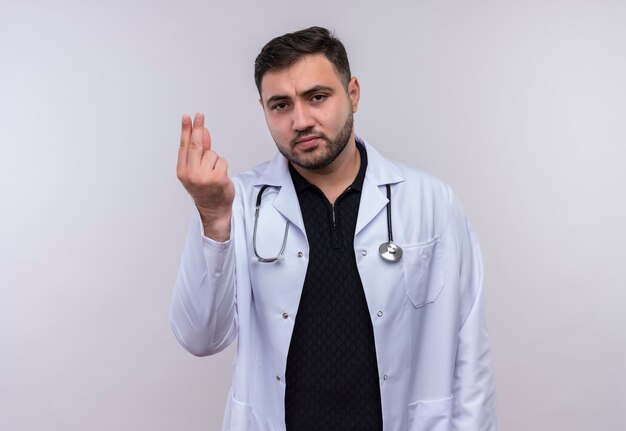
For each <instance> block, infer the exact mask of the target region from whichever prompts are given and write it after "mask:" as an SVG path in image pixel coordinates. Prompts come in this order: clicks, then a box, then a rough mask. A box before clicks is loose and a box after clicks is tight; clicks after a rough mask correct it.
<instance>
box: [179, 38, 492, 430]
mask: <svg viewBox="0 0 626 431" xmlns="http://www.w3.org/2000/svg"><path fill="white" fill-rule="evenodd" d="M255 80H256V84H257V88H258V90H259V95H260V100H259V101H260V104H261V107H262V109H263V113H264V115H265V120H266V122H267V125H268V128H269V130H270V133H271V135H272V137H273V139H274V141H275V143H276V146H277V147H278V151H279V153H278V154H277V155H276V156H275V157H274V158H273V159H272V160H271V161H269V162H266V163H263V164H261V165H259V166H257V167H256V168H254V169H252V170H250V171H248V172H246V173H243V174H241V175H239V176H237V177H235V178H233V179H231V178H229V176H228V174H227V164H226V161H225V160H224V159H223V158H221V157H220V156H219V155H218V154H217V153H216V152H215V151H214V150H213V148H212V145H211V144H212V143H211V138H210V135H209V132H208V130H207V129H206V128H205V127H204V116H203V115H202V114H196V115H195V118H194V120H193V122H192V120H191V118H190V117H189V116H183V120H182V133H181V143H180V149H179V154H178V165H177V175H178V178H179V179H180V181H181V182H182V184H183V185H184V186H185V188H186V189H187V191H188V192H189V194H190V195H191V196H192V198H193V199H194V202H195V205H196V209H197V210H196V211H195V212H194V219H193V222H192V225H191V228H190V230H189V233H188V236H187V241H186V245H185V249H184V252H183V258H182V262H181V268H180V272H179V276H178V278H177V283H176V287H175V290H174V296H173V298H172V306H171V322H172V327H173V330H174V333H175V335H176V337H177V338H178V340H179V341H180V343H181V344H182V345H183V346H184V347H185V348H186V349H187V350H189V351H190V352H191V353H193V354H195V355H198V356H203V355H211V354H215V353H217V352H219V351H221V350H222V349H224V348H225V347H227V346H228V345H229V344H230V343H231V342H232V341H233V340H234V339H235V338H236V337H238V344H237V356H236V361H235V366H234V377H233V383H232V387H231V393H230V395H229V397H230V398H229V400H228V403H227V407H226V412H225V418H224V428H223V429H224V430H268V431H269V430H271V431H275V430H276V431H277V430H288V431H304V430H315V431H320V430H324V431H332V430H342V431H345V430H359V431H370V430H371V431H374V430H376V431H381V430H385V431H390V430H397V431H405V430H411V431H417V430H429V431H438V430H463V431H470V430H495V429H496V428H497V423H496V416H495V407H494V386H493V381H492V371H491V365H490V358H489V344H488V339H487V332H486V328H485V320H484V309H483V287H482V281H483V280H482V260H481V255H480V250H479V246H478V242H477V240H476V238H475V236H474V234H473V232H472V229H471V227H470V225H469V223H468V221H467V218H466V216H465V214H464V213H463V210H462V208H461V206H460V204H459V203H458V201H457V200H456V198H455V197H454V195H453V193H452V191H451V190H450V188H449V187H448V186H447V185H445V184H443V183H442V182H441V181H439V180H438V179H436V178H434V177H433V176H430V175H428V174H426V173H424V172H422V171H419V170H416V169H412V168H408V167H406V166H404V165H402V164H399V163H397V162H393V161H390V160H387V159H385V158H383V157H382V156H381V155H380V154H379V153H378V152H377V151H376V150H375V149H374V148H373V147H372V146H371V145H369V144H368V143H366V142H365V141H364V140H363V139H360V138H359V137H356V136H355V133H354V127H353V114H354V113H356V111H357V108H358V104H359V97H360V85H359V81H358V79H357V78H355V77H353V76H352V75H351V73H350V66H349V63H348V58H347V55H346V52H345V48H344V46H343V45H342V44H341V42H340V41H339V40H338V39H337V38H336V37H334V36H333V35H332V34H330V32H328V30H326V29H323V28H319V27H312V28H309V29H305V30H301V31H298V32H295V33H290V34H286V35H283V36H280V37H277V38H275V39H273V40H272V41H270V42H269V43H268V44H267V45H266V46H265V47H264V48H263V49H262V51H261V53H260V54H259V55H258V57H257V59H256V62H255Z"/></svg>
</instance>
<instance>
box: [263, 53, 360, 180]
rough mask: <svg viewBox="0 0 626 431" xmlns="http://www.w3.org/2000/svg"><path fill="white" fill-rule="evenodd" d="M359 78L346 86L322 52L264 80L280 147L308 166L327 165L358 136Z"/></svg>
mask: <svg viewBox="0 0 626 431" xmlns="http://www.w3.org/2000/svg"><path fill="white" fill-rule="evenodd" d="M359 91H360V89H359V83H358V81H357V79H356V78H352V79H351V80H350V82H349V83H348V88H347V89H346V88H345V86H344V85H343V83H342V82H341V79H340V77H339V75H338V74H337V72H336V70H335V68H334V66H333V64H332V63H331V62H330V61H329V60H328V59H327V58H326V57H325V56H324V55H323V54H312V55H307V56H304V57H303V58H302V59H300V60H299V61H298V62H296V63H295V64H293V65H292V66H290V67H289V68H287V69H283V70H278V71H271V72H268V73H266V74H265V75H264V76H263V79H262V81H261V100H260V102H261V105H262V106H263V111H264V113H265V121H266V122H267V126H268V127H269V130H270V133H271V135H272V137H273V138H274V142H276V146H277V147H278V150H279V151H280V152H281V153H282V154H283V155H284V156H285V157H286V158H287V159H288V160H289V161H291V162H292V163H294V164H295V165H298V166H300V167H301V168H304V169H323V168H325V167H327V166H328V165H330V164H331V163H332V162H333V161H335V160H336V159H337V157H339V155H340V154H341V153H342V151H343V150H344V148H345V147H346V146H347V145H348V143H350V142H351V141H354V129H353V114H354V113H355V112H356V110H357V107H358V102H359Z"/></svg>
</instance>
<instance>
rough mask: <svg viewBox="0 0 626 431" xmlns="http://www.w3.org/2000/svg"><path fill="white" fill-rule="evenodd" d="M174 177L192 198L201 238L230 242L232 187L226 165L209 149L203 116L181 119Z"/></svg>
mask: <svg viewBox="0 0 626 431" xmlns="http://www.w3.org/2000/svg"><path fill="white" fill-rule="evenodd" d="M176 176H177V177H178V179H179V180H180V182H181V183H182V184H183V186H184V187H185V189H186V190H187V192H189V194H190V195H191V197H192V198H193V200H194V202H195V204H196V207H198V211H199V212H200V217H201V219H202V225H203V226H204V235H205V236H207V237H208V238H211V239H213V240H215V241H220V242H223V241H226V240H227V239H228V238H230V219H231V215H232V207H233V200H234V199H235V186H234V185H233V182H232V181H231V179H230V178H229V177H228V163H227V162H226V160H225V159H223V158H221V157H220V156H218V155H217V153H216V152H215V151H213V150H212V149H211V135H209V130H208V129H207V128H206V127H204V114H203V113H197V114H196V116H195V118H194V120H193V126H192V124H191V117H190V116H189V115H187V114H185V115H183V119H182V127H181V133H180V148H179V149H178V163H177V165H176Z"/></svg>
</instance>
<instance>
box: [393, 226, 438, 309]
mask: <svg viewBox="0 0 626 431" xmlns="http://www.w3.org/2000/svg"><path fill="white" fill-rule="evenodd" d="M403 250H404V256H403V258H402V263H403V269H404V282H405V286H406V293H407V295H408V297H409V298H410V299H411V302H412V303H413V306H414V307H415V308H420V307H423V306H424V305H426V304H430V303H432V302H435V300H436V299H437V296H439V293H440V292H441V289H443V268H442V258H441V245H440V244H439V237H437V238H434V239H432V240H430V241H426V242H421V243H417V244H409V245H406V246H404V247H403Z"/></svg>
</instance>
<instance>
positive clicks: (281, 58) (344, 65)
mask: <svg viewBox="0 0 626 431" xmlns="http://www.w3.org/2000/svg"><path fill="white" fill-rule="evenodd" d="M309 54H324V55H325V56H326V58H327V59H328V60H329V61H330V62H331V63H332V64H333V66H334V67H335V70H336V71H337V73H338V74H339V78H340V79H341V81H342V82H343V85H344V87H346V88H348V82H350V78H351V77H352V75H351V74H350V63H348V54H346V48H345V47H344V46H343V43H341V41H340V40H339V39H338V38H337V37H336V36H335V35H334V34H332V33H331V32H330V31H328V30H327V29H325V28H323V27H309V28H306V29H304V30H300V31H296V32H294V33H287V34H284V35H282V36H279V37H275V38H274V39H272V40H270V41H269V42H268V43H267V44H266V45H265V46H264V47H263V49H261V52H260V53H259V55H258V56H257V57H256V60H255V61H254V82H255V83H256V88H257V89H258V90H259V95H260V94H261V80H262V79H263V76H264V75H265V74H266V73H267V72H269V71H273V70H280V69H285V68H287V67H289V66H291V65H292V64H294V63H295V62H297V61H298V60H300V59H301V58H302V57H303V56H305V55H309Z"/></svg>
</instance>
